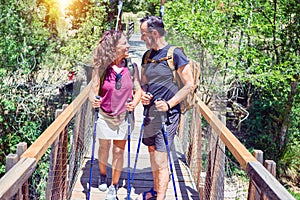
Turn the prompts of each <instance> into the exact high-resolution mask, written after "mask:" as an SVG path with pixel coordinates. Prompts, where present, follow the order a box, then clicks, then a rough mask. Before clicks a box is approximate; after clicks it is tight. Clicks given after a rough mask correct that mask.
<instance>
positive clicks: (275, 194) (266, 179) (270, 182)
mask: <svg viewBox="0 0 300 200" xmlns="http://www.w3.org/2000/svg"><path fill="white" fill-rule="evenodd" d="M246 172H247V174H248V176H249V177H250V178H251V179H253V181H254V182H255V184H256V185H257V187H258V188H260V190H261V191H263V192H264V194H265V195H266V196H267V198H268V199H272V200H283V199H284V200H295V198H294V197H293V196H292V195H291V194H290V193H289V192H288V191H287V190H286V189H285V188H284V187H283V186H282V185H281V184H280V183H279V182H278V181H277V180H276V178H275V177H274V176H273V175H272V174H271V173H270V172H268V170H267V169H266V168H265V167H264V166H263V165H262V164H261V163H259V162H258V161H254V162H253V161H251V162H248V165H247V168H246Z"/></svg>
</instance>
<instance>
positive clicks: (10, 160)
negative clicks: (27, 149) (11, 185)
mask: <svg viewBox="0 0 300 200" xmlns="http://www.w3.org/2000/svg"><path fill="white" fill-rule="evenodd" d="M18 161H19V158H18V155H17V154H12V153H10V154H8V156H6V165H5V169H6V173H7V172H8V171H9V170H10V169H11V168H12V167H13V166H14V165H15V164H16V163H17V162H18ZM19 198H20V196H19V191H16V195H14V197H13V199H19Z"/></svg>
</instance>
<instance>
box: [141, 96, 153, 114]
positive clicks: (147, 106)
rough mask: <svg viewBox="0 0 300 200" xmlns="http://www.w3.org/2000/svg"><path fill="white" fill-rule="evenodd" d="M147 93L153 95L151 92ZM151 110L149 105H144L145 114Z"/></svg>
mask: <svg viewBox="0 0 300 200" xmlns="http://www.w3.org/2000/svg"><path fill="white" fill-rule="evenodd" d="M146 94H147V95H150V96H153V95H152V94H151V93H150V92H146ZM148 110H149V105H144V112H143V115H144V116H146V115H147V113H148Z"/></svg>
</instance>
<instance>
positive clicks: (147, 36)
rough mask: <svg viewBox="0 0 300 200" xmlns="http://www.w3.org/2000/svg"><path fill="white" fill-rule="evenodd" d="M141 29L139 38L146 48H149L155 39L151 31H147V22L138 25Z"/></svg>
mask: <svg viewBox="0 0 300 200" xmlns="http://www.w3.org/2000/svg"><path fill="white" fill-rule="evenodd" d="M140 29H141V40H143V41H144V42H145V43H146V47H147V49H150V48H152V47H153V45H154V44H155V40H154V37H153V34H152V32H149V30H148V26H147V22H144V23H142V24H141V26H140Z"/></svg>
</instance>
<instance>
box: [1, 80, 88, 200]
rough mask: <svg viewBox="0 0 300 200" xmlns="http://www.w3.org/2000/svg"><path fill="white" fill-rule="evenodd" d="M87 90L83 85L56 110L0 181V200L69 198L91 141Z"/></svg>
mask: <svg viewBox="0 0 300 200" xmlns="http://www.w3.org/2000/svg"><path fill="white" fill-rule="evenodd" d="M89 90H90V84H89V85H88V86H86V83H85V85H83V86H82V88H81V93H80V94H79V95H78V96H77V97H76V98H75V99H74V101H72V103H71V104H70V105H69V106H68V105H64V106H63V108H62V109H59V110H57V112H56V119H55V121H54V122H53V123H52V124H51V125H50V126H49V127H48V128H47V129H46V130H45V131H44V132H43V133H42V134H41V135H40V136H39V137H38V139H37V140H36V141H35V142H34V143H33V144H32V145H31V146H30V147H29V148H28V149H27V150H26V151H25V152H24V153H23V154H22V155H21V156H20V160H19V161H17V162H16V163H15V164H14V165H13V166H12V167H11V168H10V169H9V171H7V173H6V174H5V175H4V176H3V177H2V178H1V179H0V188H1V190H0V199H11V198H12V197H15V195H22V196H23V199H68V198H69V197H70V195H71V191H72V189H73V184H74V183H75V181H74V180H75V179H77V176H78V170H80V166H81V164H82V161H83V159H84V155H85V152H86V151H87V148H88V147H89V142H90V138H91V130H92V124H93V123H92V120H93V119H92V117H93V116H92V115H91V113H92V112H90V111H91V109H92V107H91V105H90V103H88V100H87V98H88V93H89ZM24 186H25V187H26V188H25V187H24ZM25 191H27V192H26V193H25ZM19 193H20V194H19Z"/></svg>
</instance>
